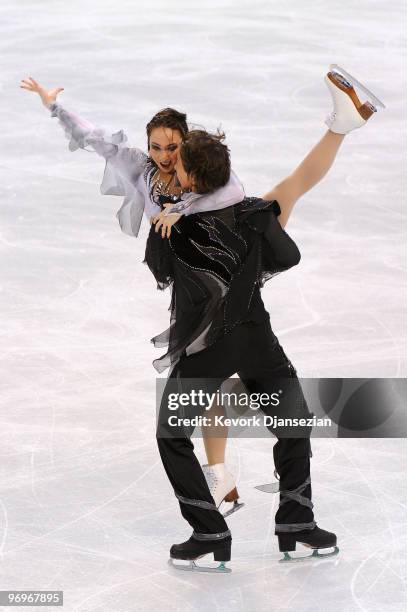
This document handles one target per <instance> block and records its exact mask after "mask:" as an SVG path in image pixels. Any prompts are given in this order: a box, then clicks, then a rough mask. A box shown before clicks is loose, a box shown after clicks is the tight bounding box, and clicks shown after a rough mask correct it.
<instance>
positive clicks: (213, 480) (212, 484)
mask: <svg viewBox="0 0 407 612" xmlns="http://www.w3.org/2000/svg"><path fill="white" fill-rule="evenodd" d="M206 481H207V483H208V487H209V490H210V492H211V493H212V491H216V489H217V486H218V482H219V479H218V477H217V476H216V475H215V474H214V473H213V472H209V473H208V474H206Z"/></svg>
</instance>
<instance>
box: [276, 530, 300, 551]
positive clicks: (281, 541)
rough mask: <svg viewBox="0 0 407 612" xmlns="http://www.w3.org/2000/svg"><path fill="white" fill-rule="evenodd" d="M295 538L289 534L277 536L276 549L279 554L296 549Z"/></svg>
mask: <svg viewBox="0 0 407 612" xmlns="http://www.w3.org/2000/svg"><path fill="white" fill-rule="evenodd" d="M296 544H297V542H296V540H295V537H294V536H293V535H292V534H291V533H281V534H278V547H279V549H280V552H290V551H292V550H295V547H296Z"/></svg>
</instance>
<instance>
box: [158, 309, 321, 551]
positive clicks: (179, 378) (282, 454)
mask: <svg viewBox="0 0 407 612" xmlns="http://www.w3.org/2000/svg"><path fill="white" fill-rule="evenodd" d="M234 373H237V374H238V376H239V378H240V379H241V381H242V382H243V384H244V385H245V387H246V388H247V390H248V392H249V393H275V391H276V381H278V385H277V386H278V387H279V388H280V389H279V390H280V391H283V394H282V396H285V401H284V402H282V404H281V407H280V408H279V409H278V410H279V412H278V414H276V412H275V408H273V410H272V413H273V415H274V416H283V415H287V414H288V412H289V416H296V417H309V416H312V413H310V412H309V410H308V406H307V404H306V400H305V398H304V396H303V393H302V389H301V386H300V383H299V381H298V378H297V373H296V370H295V368H294V367H293V365H292V363H291V361H290V360H289V359H288V358H287V356H286V354H285V352H284V350H283V349H282V347H281V345H280V343H279V341H278V339H277V337H276V336H275V334H274V332H273V331H272V329H271V326H270V321H269V320H267V321H265V322H264V323H242V324H240V325H237V326H236V327H235V328H234V329H233V330H232V331H230V332H229V333H227V334H225V335H224V336H223V337H222V338H221V339H220V340H218V341H217V342H216V343H215V344H213V345H212V346H210V347H208V348H206V349H204V350H202V351H199V352H198V353H194V354H192V355H189V356H185V355H184V356H183V357H181V359H180V360H179V361H178V362H177V364H176V365H175V367H174V368H173V370H172V371H171V372H170V375H169V377H168V379H167V382H166V386H165V389H164V393H163V396H162V399H161V404H160V413H159V422H158V427H157V443H158V448H159V452H160V455H161V459H162V462H163V465H164V468H165V470H166V473H167V475H168V478H169V480H170V482H171V484H172V486H173V488H174V492H175V494H176V496H177V498H178V500H179V502H180V509H181V513H182V516H183V517H184V518H185V519H186V520H187V521H188V522H189V524H190V525H191V526H192V528H193V529H194V532H195V533H198V534H199V533H200V534H213V538H212V539H215V538H216V537H223V534H224V533H225V532H227V530H228V526H227V524H226V521H225V519H224V518H223V516H222V514H221V513H220V512H219V511H218V510H217V509H216V506H215V504H214V500H213V498H212V495H211V494H210V491H209V488H208V485H207V483H206V480H205V477H204V474H203V471H202V468H201V466H200V464H199V461H198V459H197V458H196V456H195V454H194V445H193V443H192V441H191V439H190V435H192V432H193V427H191V428H190V429H189V430H187V429H185V428H183V427H179V428H177V427H174V426H172V427H169V426H168V418H169V417H170V416H171V415H174V412H173V411H172V410H170V409H169V399H170V397H171V396H170V394H171V393H179V392H189V391H191V387H190V385H191V384H192V385H193V384H194V383H193V382H191V379H193V378H195V379H196V378H198V377H199V378H200V379H201V381H203V380H205V379H207V380H206V382H205V384H204V387H205V390H206V391H207V392H214V391H216V389H218V388H219V387H220V385H221V384H222V382H223V381H224V380H226V379H227V378H229V377H230V376H232V375H233V374H234ZM200 388H203V386H200ZM262 410H263V412H264V413H266V414H269V413H270V410H271V409H270V408H268V407H267V406H265V407H263V408H262ZM198 412H199V409H198ZM203 412H204V408H202V410H201V413H203ZM194 414H197V412H196V409H195V411H194ZM184 416H187V415H185V414H184ZM269 430H270V431H271V433H273V434H274V435H276V437H277V443H276V444H275V445H274V447H273V455H274V465H275V469H276V472H277V473H278V476H279V482H280V505H279V508H278V510H277V513H276V517H275V532H276V534H277V533H282V532H289V531H291V532H292V531H301V530H303V529H312V528H313V527H314V526H315V522H314V515H313V511H312V506H313V504H312V502H311V479H310V456H311V455H312V453H311V445H310V439H309V436H310V433H311V428H310V427H307V428H306V429H305V430H302V432H303V435H304V437H286V436H287V430H285V433H284V436H283V435H279V430H278V428H277V429H273V428H271V427H269ZM280 433H281V430H280ZM296 435H297V434H296ZM253 442H254V443H255V440H253ZM272 473H273V469H272V466H271V465H270V476H271V474H272ZM208 538H209V539H211V538H210V536H208Z"/></svg>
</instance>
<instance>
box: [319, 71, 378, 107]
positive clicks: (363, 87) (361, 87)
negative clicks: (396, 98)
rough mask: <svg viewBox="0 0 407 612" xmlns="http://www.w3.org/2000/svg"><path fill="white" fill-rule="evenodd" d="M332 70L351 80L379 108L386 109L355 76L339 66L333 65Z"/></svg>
mask: <svg viewBox="0 0 407 612" xmlns="http://www.w3.org/2000/svg"><path fill="white" fill-rule="evenodd" d="M329 69H330V70H335V71H336V72H339V73H340V74H342V75H343V76H344V77H346V78H347V79H349V81H350V83H351V85H356V86H357V87H359V88H360V89H361V90H362V91H363V92H364V93H365V94H366V95H367V96H368V97H369V98H370V100H371V101H372V102H374V103H375V104H376V105H377V106H381V107H382V108H386V107H385V105H384V104H383V102H382V101H381V100H379V98H377V97H376V96H375V95H374V93H373V92H371V91H370V89H368V88H367V87H365V85H362V83H360V81H358V80H357V79H355V77H354V76H352V75H351V74H350V73H349V72H347V71H346V70H344V69H343V68H341V66H338V64H331V65H330V66H329Z"/></svg>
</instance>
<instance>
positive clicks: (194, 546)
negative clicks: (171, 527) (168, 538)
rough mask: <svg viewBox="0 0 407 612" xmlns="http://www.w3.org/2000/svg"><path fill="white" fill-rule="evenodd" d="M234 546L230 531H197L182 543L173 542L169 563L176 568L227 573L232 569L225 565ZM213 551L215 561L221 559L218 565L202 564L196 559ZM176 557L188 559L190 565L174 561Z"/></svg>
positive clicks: (183, 559)
mask: <svg viewBox="0 0 407 612" xmlns="http://www.w3.org/2000/svg"><path fill="white" fill-rule="evenodd" d="M231 547H232V537H231V534H230V531H229V530H228V531H225V532H224V533H196V532H195V531H194V532H193V534H192V536H191V537H190V538H189V540H187V541H186V542H183V543H182V544H173V545H172V546H171V550H170V557H171V558H170V559H169V560H168V563H169V565H171V566H172V567H175V568H176V569H180V570H186V571H198V572H216V573H223V574H227V573H230V572H231V571H232V570H231V569H230V568H228V567H226V566H225V563H226V562H227V561H230V556H231ZM210 553H213V558H214V560H215V561H219V562H220V564H219V565H218V566H214V567H210V566H201V565H197V564H196V563H195V561H196V560H197V559H199V558H200V557H204V556H205V555H209V554H210ZM174 559H177V560H182V561H188V562H189V563H188V565H182V564H178V563H174Z"/></svg>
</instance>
